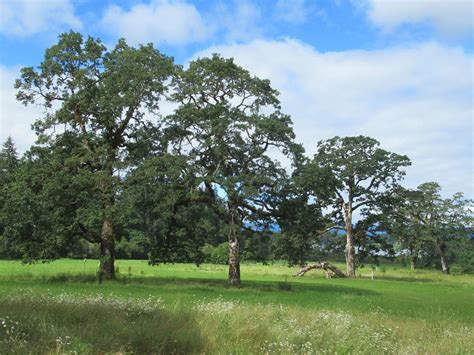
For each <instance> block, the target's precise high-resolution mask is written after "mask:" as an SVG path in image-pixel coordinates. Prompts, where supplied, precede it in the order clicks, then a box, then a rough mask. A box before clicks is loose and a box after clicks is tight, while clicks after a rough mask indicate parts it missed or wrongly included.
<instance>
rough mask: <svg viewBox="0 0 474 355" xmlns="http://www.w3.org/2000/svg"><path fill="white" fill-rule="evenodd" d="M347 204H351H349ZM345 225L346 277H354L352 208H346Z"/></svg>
mask: <svg viewBox="0 0 474 355" xmlns="http://www.w3.org/2000/svg"><path fill="white" fill-rule="evenodd" d="M349 204H351V203H350V202H349ZM345 224H346V250H345V256H346V276H347V277H356V273H355V246H354V229H353V228H352V208H351V206H348V207H347V208H346V211H345Z"/></svg>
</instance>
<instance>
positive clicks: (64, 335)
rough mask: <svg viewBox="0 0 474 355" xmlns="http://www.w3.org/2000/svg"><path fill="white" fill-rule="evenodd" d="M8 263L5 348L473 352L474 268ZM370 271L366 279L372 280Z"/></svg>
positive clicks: (0, 312) (3, 267)
mask: <svg viewBox="0 0 474 355" xmlns="http://www.w3.org/2000/svg"><path fill="white" fill-rule="evenodd" d="M117 266H118V267H119V271H120V272H119V280H118V281H114V282H105V283H102V284H99V283H98V282H97V281H96V279H95V272H96V268H97V261H95V260H87V261H86V262H83V261H82V260H59V261H55V262H53V263H48V264H35V265H22V264H21V263H18V262H11V261H0V299H1V301H0V318H1V321H2V322H3V323H2V325H1V327H0V328H1V329H0V353H5V352H16V353H25V352H35V353H48V352H52V353H55V352H59V353H64V352H69V351H77V352H79V353H97V352H130V353H133V352H138V353H152V352H164V353H169V352H176V353H184V352H211V353H212V352H237V353H248V352H262V353H295V352H299V353H311V352H315V353H322V352H330V353H334V352H337V353H348V352H363V353H472V352H474V301H473V300H474V275H452V276H449V275H448V276H447V275H443V274H441V272H437V271H426V270H420V271H416V272H411V271H409V270H406V269H396V268H392V267H390V266H387V267H385V268H383V272H382V271H379V270H378V271H375V279H374V280H371V279H370V278H369V275H370V273H371V269H369V268H364V269H361V270H360V273H361V274H362V276H363V277H362V278H358V279H355V280H349V279H326V278H325V277H324V274H323V273H322V272H320V271H312V272H310V273H308V274H307V275H306V276H304V277H303V278H298V279H296V278H293V277H291V275H292V274H294V273H295V271H296V270H297V269H296V268H294V269H290V268H288V267H286V266H285V265H284V264H274V265H258V264H248V265H245V264H244V265H243V266H242V281H243V286H242V287H241V288H239V289H234V288H230V287H228V286H227V283H226V276H227V267H226V266H224V265H222V266H221V265H208V264H205V265H201V266H200V267H196V266H195V265H191V264H175V265H160V266H157V267H151V266H148V264H147V262H146V261H134V260H132V261H125V260H120V261H118V262H117ZM364 276H365V277H364Z"/></svg>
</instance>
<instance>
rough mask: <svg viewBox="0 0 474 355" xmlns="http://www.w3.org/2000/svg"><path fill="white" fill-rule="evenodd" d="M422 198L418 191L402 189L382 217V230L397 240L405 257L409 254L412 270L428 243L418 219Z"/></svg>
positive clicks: (393, 197) (392, 199)
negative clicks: (417, 214)
mask: <svg viewBox="0 0 474 355" xmlns="http://www.w3.org/2000/svg"><path fill="white" fill-rule="evenodd" d="M420 198H421V195H420V193H419V192H418V191H413V190H409V189H405V188H402V187H400V188H399V189H397V191H396V193H394V194H393V195H392V198H391V199H390V203H387V204H386V206H384V207H383V212H382V216H381V229H382V230H384V231H386V232H387V233H389V235H390V236H391V237H393V238H394V239H395V241H396V243H397V245H398V249H400V251H401V252H403V253H404V255H406V254H408V257H409V259H410V267H411V269H412V270H415V269H416V267H417V263H418V257H419V254H420V252H421V251H422V250H423V248H424V245H425V244H426V242H427V238H426V235H425V233H424V231H423V228H422V225H421V224H420V222H419V219H418V218H417V217H416V213H417V212H416V211H418V210H419V208H420V206H419V204H420V202H421V200H420Z"/></svg>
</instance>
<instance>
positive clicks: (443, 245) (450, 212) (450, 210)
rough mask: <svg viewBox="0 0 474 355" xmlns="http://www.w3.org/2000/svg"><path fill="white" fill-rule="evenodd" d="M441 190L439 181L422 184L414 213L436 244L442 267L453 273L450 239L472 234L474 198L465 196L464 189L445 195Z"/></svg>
mask: <svg viewBox="0 0 474 355" xmlns="http://www.w3.org/2000/svg"><path fill="white" fill-rule="evenodd" d="M440 191H441V187H440V186H439V184H438V183H436V182H427V183H424V184H421V185H420V186H418V188H417V194H418V204H417V206H416V209H414V210H413V211H412V212H411V215H412V217H413V218H416V220H417V221H418V223H419V224H421V228H422V230H423V233H424V235H425V236H426V238H427V239H428V240H429V241H431V242H432V243H433V245H434V246H435V248H436V251H437V252H438V255H439V258H440V262H441V269H442V270H443V272H444V273H446V274H449V262H448V259H447V256H446V252H447V249H448V245H449V242H450V241H453V240H454V239H456V238H468V237H469V233H470V232H471V231H472V227H473V223H474V218H473V211H474V208H473V202H472V201H471V200H468V199H465V198H464V196H463V194H462V193H456V194H454V195H453V197H452V198H448V199H443V198H442V197H441V195H440Z"/></svg>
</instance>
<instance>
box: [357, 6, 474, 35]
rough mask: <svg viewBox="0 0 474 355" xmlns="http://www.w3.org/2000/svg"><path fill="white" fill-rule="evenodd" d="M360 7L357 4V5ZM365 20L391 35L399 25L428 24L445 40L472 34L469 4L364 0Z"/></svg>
mask: <svg viewBox="0 0 474 355" xmlns="http://www.w3.org/2000/svg"><path fill="white" fill-rule="evenodd" d="M359 4H360V2H359ZM363 4H364V6H365V9H366V11H367V15H368V18H369V19H370V21H372V22H373V23H374V24H375V25H377V26H380V27H381V28H383V29H385V30H388V31H391V30H394V29H396V28H397V27H398V26H400V25H403V24H419V23H431V24H432V25H433V26H434V27H435V28H436V30H437V31H438V32H439V33H441V34H443V35H448V36H453V35H454V36H458V35H463V34H466V33H472V30H473V27H474V25H473V23H474V20H473V6H474V5H473V2H472V0H366V1H365V2H364V3H363Z"/></svg>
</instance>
